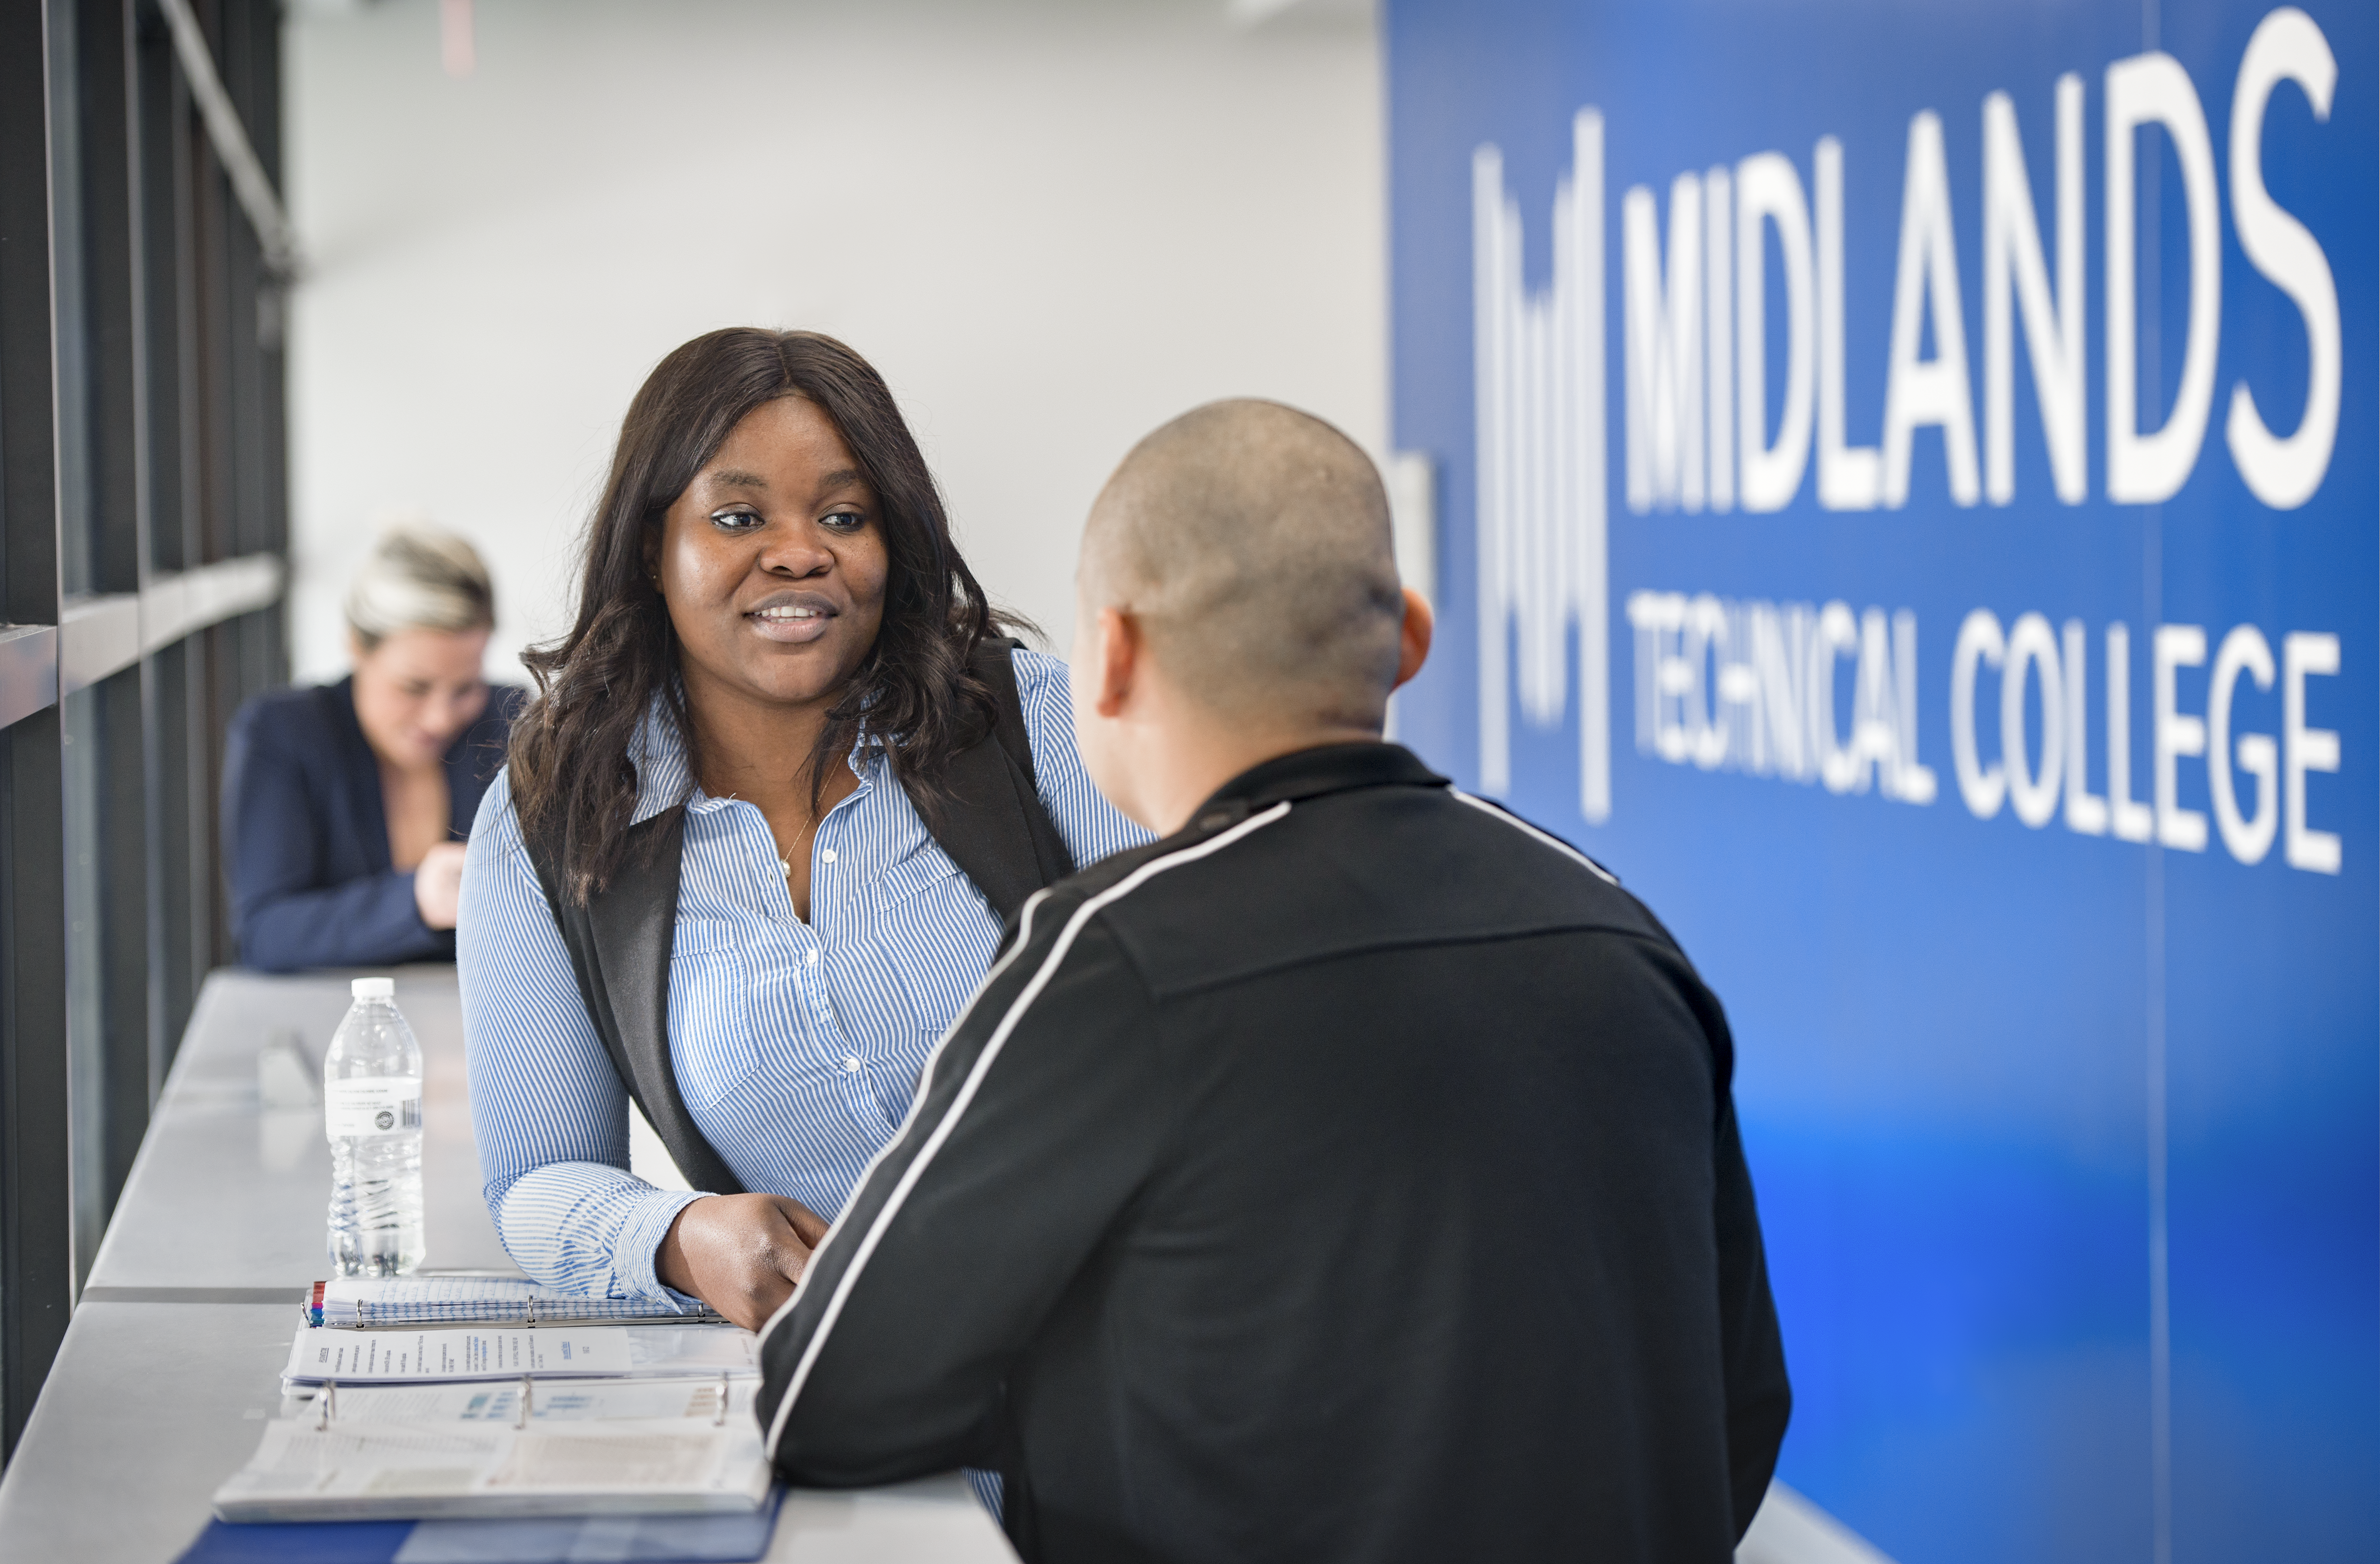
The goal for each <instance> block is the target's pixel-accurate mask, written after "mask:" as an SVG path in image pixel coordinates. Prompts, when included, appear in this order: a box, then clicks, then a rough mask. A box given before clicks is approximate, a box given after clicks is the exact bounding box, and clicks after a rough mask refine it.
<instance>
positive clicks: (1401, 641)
mask: <svg viewBox="0 0 2380 1564" xmlns="http://www.w3.org/2000/svg"><path fill="white" fill-rule="evenodd" d="M1437 629H1438V615H1437V614H1436V613H1435V612H1432V611H1431V609H1430V606H1429V600H1428V599H1427V598H1425V597H1423V596H1422V595H1421V594H1420V593H1419V592H1416V591H1415V590H1414V589H1413V588H1411V587H1407V588H1405V622H1404V626H1403V629H1402V630H1400V631H1399V632H1398V636H1397V682H1396V684H1394V685H1390V688H1391V689H1398V688H1402V687H1403V686H1404V685H1406V684H1407V683H1409V682H1410V681H1411V680H1412V678H1413V676H1414V675H1415V674H1416V673H1420V672H1421V665H1422V664H1423V663H1425V662H1427V661H1429V638H1430V637H1431V636H1432V635H1433V634H1435V633H1436V631H1437Z"/></svg>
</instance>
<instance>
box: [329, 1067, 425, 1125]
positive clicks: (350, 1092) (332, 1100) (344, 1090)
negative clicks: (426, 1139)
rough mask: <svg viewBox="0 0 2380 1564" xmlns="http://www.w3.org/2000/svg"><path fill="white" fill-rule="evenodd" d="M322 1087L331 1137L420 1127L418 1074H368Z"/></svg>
mask: <svg viewBox="0 0 2380 1564" xmlns="http://www.w3.org/2000/svg"><path fill="white" fill-rule="evenodd" d="M323 1087H324V1089H323V1094H322V1097H323V1110H324V1111H323V1118H324V1121H325V1124H326V1127H327V1129H328V1130H329V1133H330V1136H331V1138H332V1139H333V1140H339V1139H342V1138H344V1137H346V1136H348V1135H393V1134H402V1133H403V1132H405V1131H407V1130H418V1129H419V1128H421V1079H420V1077H419V1076H416V1075H367V1076H359V1077H356V1078H353V1079H349V1080H345V1081H328V1082H325V1083H324V1084H323Z"/></svg>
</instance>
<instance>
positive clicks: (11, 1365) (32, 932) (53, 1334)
mask: <svg viewBox="0 0 2380 1564" xmlns="http://www.w3.org/2000/svg"><path fill="white" fill-rule="evenodd" d="M45 12H46V7H44V6H30V5H18V6H0V611H5V616H6V618H7V619H8V620H9V621H10V622H12V623H16V624H56V623H57V618H58V588H59V574H58V564H59V561H58V510H57V501H58V496H57V470H56V465H55V449H54V441H55V424H54V422H53V419H54V418H55V407H54V406H53V400H52V393H53V386H54V384H55V372H56V365H55V358H54V352H53V342H52V337H51V276H50V267H51V252H50V188H49V186H50V114H51V98H50V93H49V82H48V79H47V77H48V71H47V68H46V67H47V61H48V58H49V35H48V28H47V21H48V18H47V16H46V14H45ZM59 737H60V734H59V711H58V709H57V708H56V707H55V705H53V706H51V707H50V708H48V709H46V710H42V711H39V712H36V713H34V714H33V715H32V716H30V717H26V718H23V719H21V720H19V721H17V722H16V723H14V724H12V725H11V726H10V727H9V728H8V729H6V737H5V740H0V742H5V745H6V757H5V761H0V1450H9V1449H15V1446H16V1440H17V1436H18V1433H19V1432H20V1431H21V1430H22V1429H23V1427H24V1425H25V1419H26V1417H27V1416H28V1415H30V1412H31V1411H32V1406H33V1400H34V1398H35V1396H36V1395H37V1394H39V1392H40V1389H41V1385H42V1378H43V1377H44V1376H46V1375H47V1374H48V1373H49V1368H50V1363H51V1361H52V1360H53V1359H54V1358H55V1356H56V1355H57V1348H58V1343H59V1341H60V1340H62V1339H63V1338H64V1336H65V1334H66V1324H67V1310H68V1307H69V1304H70V1300H71V1299H72V1296H73V1287H74V1270H73V1267H74V1257H73V1231H72V1220H71V1206H70V1203H69V1196H68V1188H67V1165H68V1163H67V1158H68V1145H67V1016H66V995H65V991H64V985H63V984H61V983H60V982H59V981H58V975H59V973H60V972H62V971H63V970H65V964H66V860H65V851H64V847H63V833H62V827H63V819H64V778H63V774H62V766H61V748H60V744H59Z"/></svg>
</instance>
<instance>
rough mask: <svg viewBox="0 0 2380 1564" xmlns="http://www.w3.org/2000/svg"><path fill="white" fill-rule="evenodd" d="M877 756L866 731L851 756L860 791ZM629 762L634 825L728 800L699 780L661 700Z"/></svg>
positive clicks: (640, 729)
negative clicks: (634, 788) (634, 785)
mask: <svg viewBox="0 0 2380 1564" xmlns="http://www.w3.org/2000/svg"><path fill="white" fill-rule="evenodd" d="M877 759H878V751H877V749H876V747H875V746H873V745H871V744H869V743H868V738H867V735H866V734H862V735H861V736H860V738H859V740H858V742H857V743H856V744H854V745H853V746H852V748H851V755H850V762H851V770H852V774H853V775H855V776H856V777H857V778H858V779H859V787H860V791H861V792H865V791H867V789H868V784H869V782H870V781H871V780H872V778H873V773H874V767H875V764H876V761H877ZM628 763H629V764H630V765H632V766H634V767H636V769H637V812H636V814H635V815H634V816H633V817H631V818H630V819H629V821H628V823H629V824H630V825H632V826H633V825H639V824H642V823H643V822H644V821H646V820H649V819H650V818H652V817H654V816H655V815H658V814H660V813H661V812H662V811H663V810H664V809H674V808H676V807H677V806H679V805H681V804H685V805H688V806H697V807H698V806H702V805H706V804H710V805H716V804H722V803H726V802H728V800H725V799H714V798H712V797H710V795H709V794H705V793H704V792H703V791H702V788H701V786H700V784H698V782H696V781H695V780H694V769H693V767H692V765H691V764H690V763H689V762H688V760H687V758H686V740H685V739H684V738H683V737H682V736H680V734H679V733H678V728H677V724H676V723H675V722H674V721H671V720H670V714H669V712H668V711H667V710H666V709H664V708H663V707H662V702H661V701H660V700H659V699H656V700H654V702H653V703H652V704H651V705H650V706H648V707H647V708H645V719H644V721H641V722H639V723H637V732H636V735H635V736H634V737H633V738H631V739H630V740H629V741H628Z"/></svg>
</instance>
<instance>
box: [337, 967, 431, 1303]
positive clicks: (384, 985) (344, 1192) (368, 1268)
mask: <svg viewBox="0 0 2380 1564" xmlns="http://www.w3.org/2000/svg"><path fill="white" fill-rule="evenodd" d="M351 991H352V992H353V993H354V995H355V1003H354V1004H352V1005H349V1006H348V1007H347V1016H346V1020H344V1021H342V1022H340V1023H339V1029H338V1031H337V1032H336V1033H334V1034H333V1035H332V1037H331V1051H330V1053H329V1055H328V1056H327V1057H325V1058H324V1059H323V1061H322V1105H323V1119H324V1121H325V1122H324V1128H325V1130H326V1131H327V1132H328V1134H329V1135H330V1138H331V1271H332V1274H333V1275H334V1276H397V1275H400V1274H402V1273H404V1272H406V1271H409V1270H411V1269H413V1267H416V1266H418V1265H419V1264H421V1045H420V1044H419V1043H417V1042H415V1041H414V1039H413V1028H412V1027H410V1026H407V1024H405V1017H404V1016H403V1015H401V1014H399V1013H398V1012H397V1008H396V999H395V995H396V983H395V979H393V978H388V977H358V978H357V979H356V980H355V985H354V988H353V989H352V990H351Z"/></svg>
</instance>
